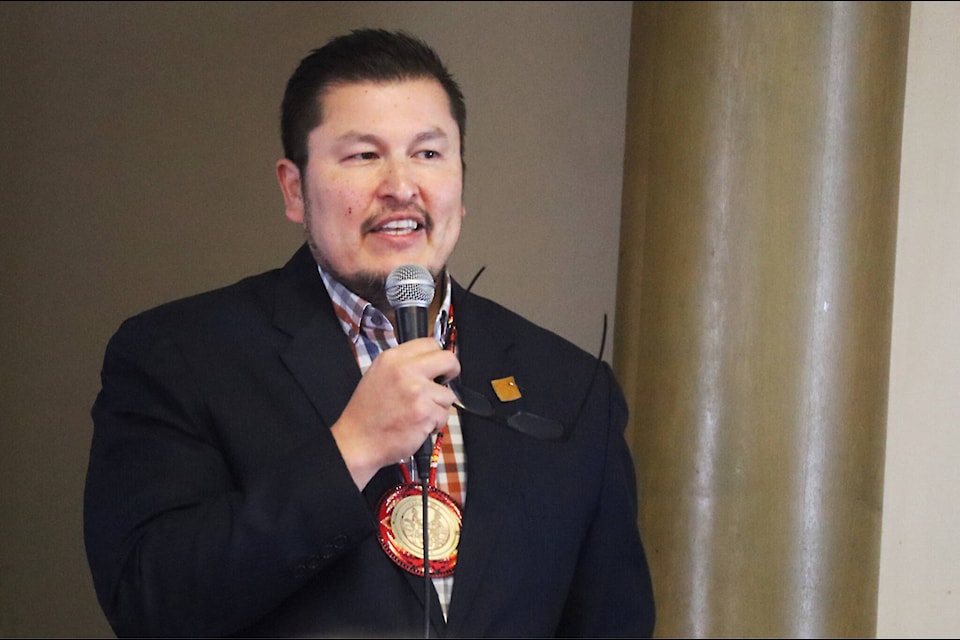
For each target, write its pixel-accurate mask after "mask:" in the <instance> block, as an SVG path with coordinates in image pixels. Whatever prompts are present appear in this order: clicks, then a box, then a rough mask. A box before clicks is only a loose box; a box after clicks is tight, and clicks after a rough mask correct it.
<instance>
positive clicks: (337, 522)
mask: <svg viewBox="0 0 960 640" xmlns="http://www.w3.org/2000/svg"><path fill="white" fill-rule="evenodd" d="M454 308H455V310H456V317H457V330H458V346H459V355H460V360H461V364H462V375H461V379H462V381H463V383H464V384H465V385H466V386H468V387H471V388H473V389H476V390H480V391H483V392H484V393H485V395H487V396H488V397H489V398H490V399H491V400H492V401H493V402H494V404H495V405H496V409H497V412H498V414H499V415H500V416H506V415H509V414H511V413H514V412H516V411H519V410H525V411H529V412H532V413H535V414H538V415H541V416H545V417H548V418H551V419H554V420H558V421H559V422H560V423H562V424H564V425H565V430H564V434H563V436H562V437H561V438H559V439H557V440H549V441H547V440H542V439H536V438H532V437H530V436H527V435H523V434H522V433H518V432H517V431H515V430H513V429H511V428H509V427H507V426H505V425H504V423H503V421H502V420H496V419H486V418H478V417H476V416H472V415H464V416H463V419H462V428H463V436H464V442H465V447H466V452H467V473H468V477H467V480H468V488H467V498H466V503H465V508H464V519H463V530H462V536H461V540H460V548H459V557H458V565H457V571H456V577H455V584H454V593H453V598H452V602H451V604H450V610H449V616H448V620H447V621H446V622H445V621H444V620H443V616H442V613H441V609H440V606H439V603H438V602H437V599H436V594H435V593H433V595H432V598H433V602H432V606H431V613H432V618H431V621H432V625H431V626H432V628H431V632H430V633H431V636H434V637H441V636H446V637H481V636H485V637H494V636H501V637H506V636H511V637H521V636H527V637H533V636H536V637H544V636H553V635H589V636H594V637H600V636H642V635H650V634H651V633H652V629H653V621H654V612H653V601H652V591H651V584H650V578H649V574H648V570H647V563H646V560H645V557H644V552H643V548H642V546H641V542H640V538H639V535H638V532H637V528H636V516H637V510H636V492H635V484H634V472H633V466H632V461H631V458H630V455H629V452H628V450H627V447H626V444H625V442H624V439H623V428H624V425H625V422H626V406H625V403H624V400H623V397H622V394H621V392H620V390H619V388H618V386H617V384H616V382H615V381H614V378H613V375H612V372H611V371H610V369H609V367H608V366H607V365H606V364H605V363H601V365H600V366H599V368H597V361H596V359H595V357H593V356H591V355H590V354H587V353H586V352H584V351H582V350H580V349H579V348H577V347H575V346H574V345H572V344H571V343H569V342H567V341H565V340H563V339H561V338H559V337H558V336H556V335H554V334H552V333H550V332H547V331H545V330H543V329H541V328H538V327H536V326H534V325H533V324H531V323H529V322H527V321H525V320H523V319H522V318H520V317H519V316H517V315H515V314H513V313H511V312H510V311H508V310H506V309H504V308H503V307H501V306H499V305H496V304H495V303H492V302H490V301H488V300H485V299H483V298H481V297H479V296H476V295H473V294H467V295H465V294H464V291H463V289H462V288H461V287H459V286H458V285H455V289H454ZM506 376H514V378H515V379H516V381H517V383H518V385H519V387H520V390H521V393H522V397H521V398H520V399H519V400H516V401H513V402H508V403H501V402H499V401H498V400H497V399H496V396H495V395H494V394H493V393H492V392H490V381H491V380H494V379H498V378H503V377H506ZM359 380H360V370H359V368H358V366H357V363H356V361H355V359H354V357H353V354H352V352H351V350H350V347H349V345H348V343H347V341H346V339H345V337H344V334H343V331H342V329H341V327H340V325H339V324H338V321H337V319H336V317H335V315H334V313H333V310H332V306H331V303H330V299H329V297H328V295H327V292H326V289H325V288H324V286H323V283H322V281H321V279H320V277H319V275H318V273H317V268H316V264H315V262H314V261H313V259H312V257H311V256H310V253H309V251H308V250H307V249H306V247H302V248H301V249H300V251H298V252H297V254H296V255H295V256H294V257H293V258H292V259H291V260H290V262H289V263H288V264H287V265H286V266H285V267H283V268H282V269H278V270H275V271H271V272H267V273H265V274H261V275H259V276H254V277H251V278H248V279H246V280H243V281H240V282H238V283H237V284H235V285H232V286H229V287H226V288H223V289H219V290H217V291H213V292H208V293H205V294H201V295H199V296H194V297H191V298H187V299H185V300H181V301H177V302H173V303H170V304H167V305H164V306H161V307H159V308H157V309H154V310H151V311H148V312H146V313H143V314H140V315H138V316H136V317H134V318H131V319H129V320H127V321H126V322H125V323H123V325H122V326H121V328H120V329H119V330H118V331H117V333H116V335H115V336H114V337H113V338H112V339H111V341H110V344H109V346H108V348H107V352H106V356H105V360H104V366H103V372H102V390H101V392H100V394H99V395H98V397H97V400H96V402H95V404H94V407H93V412H92V415H93V420H94V436H93V442H92V447H91V454H90V463H89V469H88V474H87V484H86V492H85V540H86V546H87V553H88V558H89V561H90V567H91V571H92V574H93V578H94V584H95V586H96V590H97V594H98V598H99V600H100V603H101V605H102V606H103V608H104V611H105V612H106V614H107V617H108V619H109V621H110V623H111V624H112V625H113V628H114V630H115V631H116V632H117V634H118V635H140V636H142V635H162V636H181V635H186V636H221V635H245V636H254V635H269V636H303V635H307V636H314V637H316V636H336V637H345V636H363V637H394V636H410V637H416V636H421V637H422V635H423V629H424V604H423V593H424V589H423V582H422V579H421V578H417V577H415V576H412V575H410V574H408V573H406V572H405V571H403V570H401V569H399V568H398V567H396V566H395V565H394V564H393V563H392V562H391V561H390V560H389V559H388V558H387V556H386V554H385V553H384V552H383V550H382V549H381V548H380V546H379V544H378V542H377V538H376V532H377V524H376V519H375V516H374V509H375V507H376V504H377V502H378V500H379V499H380V497H381V495H382V493H383V492H384V491H385V490H386V489H388V488H389V487H390V486H392V485H393V484H394V483H395V482H397V481H398V479H399V476H398V474H397V469H396V468H395V467H391V468H385V469H382V470H381V471H380V473H379V474H377V476H375V477H374V479H373V480H372V481H371V482H370V484H369V485H368V486H367V487H366V489H365V490H364V491H363V492H362V493H361V492H360V491H358V490H357V488H356V486H355V485H354V484H353V481H352V480H351V477H350V474H349V473H348V471H347V468H346V465H345V464H344V462H343V460H342V458H341V457H340V454H339V451H338V449H337V447H336V445H335V443H334V440H333V438H332V436H331V434H330V431H329V427H330V426H331V425H332V424H333V423H334V421H335V420H336V419H337V418H338V416H339V415H340V412H341V411H342V410H343V408H344V406H345V405H346V403H347V401H348V400H349V398H350V396H351V393H352V392H353V390H354V388H355V387H356V385H357V383H358V381H359ZM581 404H583V411H582V413H581V412H580V409H581ZM577 415H580V416H581V417H580V419H579V421H577V422H576V424H573V421H574V420H575V419H576V416H577Z"/></svg>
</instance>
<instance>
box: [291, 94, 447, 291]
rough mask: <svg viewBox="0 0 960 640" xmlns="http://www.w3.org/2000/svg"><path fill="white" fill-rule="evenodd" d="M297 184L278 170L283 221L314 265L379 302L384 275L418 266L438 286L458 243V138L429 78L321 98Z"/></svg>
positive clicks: (296, 176) (296, 175)
mask: <svg viewBox="0 0 960 640" xmlns="http://www.w3.org/2000/svg"><path fill="white" fill-rule="evenodd" d="M321 100H322V107H323V109H322V113H323V121H322V122H321V123H320V125H319V126H317V127H316V128H315V129H314V130H313V131H311V132H310V135H309V138H308V141H307V148H308V150H309V160H308V163H307V166H306V169H305V171H304V175H302V176H301V175H300V172H299V171H298V170H297V168H296V165H294V164H293V163H292V162H290V161H289V160H285V159H284V160H280V161H279V162H278V163H277V176H278V178H279V180H280V185H281V188H282V189H283V193H284V199H285V202H286V214H287V217H288V218H289V219H290V220H292V221H294V222H296V223H298V224H303V225H304V226H305V228H306V232H307V237H308V242H309V244H310V247H311V249H312V251H313V255H314V257H315V259H316V260H317V262H318V263H319V264H320V265H321V266H323V268H324V269H326V270H327V271H329V272H330V273H331V274H333V275H334V276H335V277H336V278H337V279H338V280H340V281H341V282H343V283H344V284H345V285H347V286H348V287H349V288H350V289H352V290H353V291H354V292H355V293H357V294H358V295H361V296H362V297H364V298H366V299H368V300H370V301H371V302H374V303H378V302H382V299H380V300H378V296H382V290H383V283H384V281H385V279H386V276H387V274H389V273H390V271H391V270H393V269H394V268H395V267H397V266H399V265H401V264H407V263H412V264H419V265H421V266H424V267H426V268H427V269H428V270H429V271H430V273H432V274H433V275H434V277H436V276H437V275H438V274H439V273H440V272H441V271H442V270H443V268H444V266H445V265H446V263H447V259H448V258H449V257H450V254H451V252H452V251H453V247H454V245H455V244H456V242H457V238H458V237H459V235H460V222H461V218H462V217H463V215H464V213H465V211H464V207H463V197H462V196H463V168H462V165H461V158H460V132H459V129H458V127H457V123H456V121H455V120H454V119H453V116H452V115H451V114H450V105H449V101H448V99H447V95H446V93H445V92H444V90H443V87H441V85H440V84H439V83H438V82H436V81H435V80H432V79H419V80H410V81H401V82H390V83H386V84H380V83H370V82H364V83H358V84H344V85H339V86H334V87H331V88H329V89H328V90H327V91H326V92H325V93H324V94H323V95H322V96H321Z"/></svg>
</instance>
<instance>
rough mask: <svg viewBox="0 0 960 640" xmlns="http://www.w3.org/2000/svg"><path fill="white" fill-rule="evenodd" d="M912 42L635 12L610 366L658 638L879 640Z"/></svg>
mask: <svg viewBox="0 0 960 640" xmlns="http://www.w3.org/2000/svg"><path fill="white" fill-rule="evenodd" d="M908 28H909V3H908V2H637V3H634V17H633V32H632V52H631V64H630V80H629V87H630V89H629V106H628V116H627V120H628V130H627V145H626V147H627V154H626V161H625V173H624V209H623V223H622V229H621V246H620V270H619V289H618V308H617V316H616V336H615V355H614V364H615V367H616V369H617V373H618V375H619V377H620V380H621V382H622V383H623V386H624V389H625V392H626V394H627V397H628V400H629V402H630V407H631V411H632V418H631V424H630V432H629V436H630V441H631V446H632V448H633V451H634V455H635V457H636V459H637V463H638V484H639V488H640V496H641V515H640V525H641V530H642V532H643V535H644V537H645V542H646V545H647V548H648V552H649V556H650V562H651V569H652V572H653V579H654V587H655V594H656V597H657V607H658V623H657V635H658V636H661V637H663V636H692V637H730V636H740V637H824V636H834V637H849V636H858V637H864V636H873V635H874V634H875V629H876V601H877V580H878V568H879V547H880V545H879V543H880V515H881V506H882V504H881V503H882V488H883V456H884V435H885V434H884V431H885V422H886V406H887V376H888V357H889V347H890V323H891V307H892V291H893V266H894V250H895V236H896V215H897V199H898V181H899V167H900V134H901V123H902V116H903V97H904V81H905V70H906V44H907V34H908Z"/></svg>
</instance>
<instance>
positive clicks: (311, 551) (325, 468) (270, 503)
mask: <svg viewBox="0 0 960 640" xmlns="http://www.w3.org/2000/svg"><path fill="white" fill-rule="evenodd" d="M203 384H204V381H203V380H202V379H201V378H200V377H199V376H198V375H197V374H196V372H195V371H193V370H192V367H191V366H190V364H189V361H188V359H186V358H184V357H183V353H182V346H181V345H179V344H178V342H177V340H176V339H175V338H173V337H170V336H168V335H166V334H164V333H163V332H160V331H159V330H157V329H156V327H155V325H154V324H153V323H151V322H150V321H149V320H145V319H143V318H135V319H133V320H131V321H127V322H126V323H124V325H123V326H122V327H121V329H120V330H119V331H118V332H117V334H116V335H115V336H114V337H113V339H112V340H111V342H110V344H109V346H108V348H107V352H106V356H105V359H104V366H103V371H102V389H101V392H100V394H99V395H98V397H97V400H96V402H95V403H94V406H93V411H92V417H93V420H94V436H93V442H92V446H91V452H90V460H89V467H88V472H87V483H86V487H85V498H84V536H85V543H86V547H87V554H88V559H89V562H90V567H91V572H92V575H93V579H94V584H95V587H96V590H97V595H98V598H99V600H100V603H101V605H102V606H103V609H104V611H105V612H106V614H107V618H108V620H109V621H110V623H111V625H112V626H113V628H114V631H115V632H116V633H117V634H118V635H119V636H168V637H170V636H194V637H199V636H222V635H228V634H230V633H235V632H237V631H238V630H240V629H243V628H245V627H246V626H247V625H249V624H251V623H253V622H254V621H256V620H257V619H259V618H260V617H262V616H263V615H264V614H265V613H267V612H268V611H270V610H272V609H273V608H275V607H276V606H277V605H278V604H279V603H280V602H281V601H283V600H284V599H285V598H287V597H288V596H289V595H290V594H292V593H293V592H295V591H296V590H297V589H299V588H300V587H301V586H302V585H303V584H304V583H305V582H306V581H307V580H309V579H311V578H313V577H315V576H317V575H318V574H321V573H322V572H323V571H324V569H325V568H326V567H327V566H328V565H329V564H330V563H331V562H333V561H334V560H335V559H336V558H338V557H339V556H340V555H342V554H343V553H344V552H346V551H348V550H349V549H350V548H351V547H353V546H354V545H356V544H358V543H359V541H361V540H363V539H365V538H368V537H369V536H370V535H372V534H373V533H374V531H375V524H374V522H373V518H372V516H371V514H370V512H369V509H368V508H367V507H366V503H365V501H364V500H363V498H362V494H360V492H359V491H358V490H357V489H356V487H355V486H354V485H353V483H352V481H351V479H350V476H349V473H348V472H347V469H346V466H345V464H344V463H343V460H342V459H341V458H340V456H339V453H338V451H337V449H336V446H335V444H333V440H332V437H331V436H330V433H329V430H328V429H318V430H317V433H316V435H312V436H311V437H310V439H308V440H306V441H303V442H300V443H298V445H299V446H297V447H293V448H289V447H288V448H287V450H278V451H277V452H276V455H274V456H273V457H272V458H270V464H268V465H264V466H263V467H262V468H258V469H256V470H254V471H251V470H244V469H238V468H235V467H234V466H232V465H231V458H230V457H229V456H227V455H225V452H224V447H225V446H226V445H225V443H224V442H223V441H222V439H221V437H220V434H221V431H220V429H221V426H222V425H218V424H217V420H218V419H219V418H215V417H214V416H212V415H211V414H210V412H209V410H208V407H207V405H206V403H205V401H204V389H203ZM279 401H281V400H278V402H279ZM263 426H264V429H269V428H270V427H271V425H263ZM331 514H336V517H331Z"/></svg>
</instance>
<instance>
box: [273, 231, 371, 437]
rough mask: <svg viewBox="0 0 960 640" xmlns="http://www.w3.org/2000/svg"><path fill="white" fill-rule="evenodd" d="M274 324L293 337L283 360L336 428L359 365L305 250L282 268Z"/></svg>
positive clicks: (353, 384) (309, 255) (304, 248)
mask: <svg viewBox="0 0 960 640" xmlns="http://www.w3.org/2000/svg"><path fill="white" fill-rule="evenodd" d="M274 324H275V325H276V326H277V328H279V329H280V330H282V331H284V332H285V333H287V334H289V335H290V342H289V344H288V345H287V346H286V348H285V349H284V350H283V351H282V352H281V354H280V358H281V359H282V360H283V362H284V364H285V365H286V366H287V369H288V370H289V371H290V373H291V375H293V377H294V378H295V379H296V380H297V382H298V383H299V384H300V386H301V388H302V389H303V391H304V393H306V395H307V397H308V398H309V399H310V402H311V403H312V404H313V406H314V408H315V409H316V410H317V412H318V413H319V414H320V416H321V418H322V419H323V421H324V423H325V424H326V425H327V426H328V427H329V426H331V425H333V423H334V422H336V420H337V419H338V418H339V417H340V414H341V413H342V412H343V408H344V407H345V406H346V405H347V402H348V401H349V400H350V396H351V395H352V394H353V390H354V389H355V388H356V386H357V384H358V383H359V382H360V367H358V366H357V361H356V358H355V357H354V355H353V352H352V351H351V349H350V345H349V343H348V342H347V340H346V339H345V338H344V334H343V329H342V328H341V326H340V322H339V321H338V320H337V316H336V314H335V313H334V311H333V304H332V303H331V302H330V296H329V295H328V294H327V289H326V287H324V286H323V280H322V279H321V278H320V273H319V272H318V271H317V264H316V262H315V261H314V259H313V256H312V255H311V254H310V252H309V250H308V249H307V247H306V246H304V247H301V249H300V250H299V251H298V252H297V253H296V254H295V255H294V256H293V258H291V259H290V261H289V262H288V263H287V265H286V266H285V267H284V268H283V277H282V278H281V279H280V282H279V284H278V286H277V292H276V304H275V311H274Z"/></svg>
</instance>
